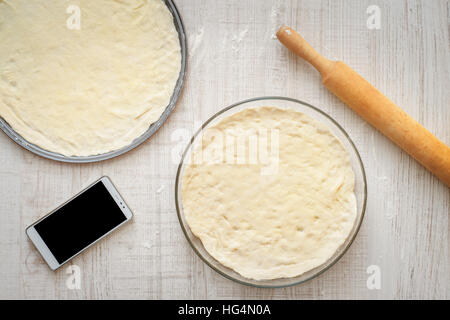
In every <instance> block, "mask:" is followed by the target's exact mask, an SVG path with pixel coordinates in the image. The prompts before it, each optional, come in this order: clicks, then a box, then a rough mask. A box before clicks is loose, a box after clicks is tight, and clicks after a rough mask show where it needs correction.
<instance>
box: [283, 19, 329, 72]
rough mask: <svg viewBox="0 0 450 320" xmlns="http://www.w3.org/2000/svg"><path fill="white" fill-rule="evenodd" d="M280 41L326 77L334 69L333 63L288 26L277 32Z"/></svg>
mask: <svg viewBox="0 0 450 320" xmlns="http://www.w3.org/2000/svg"><path fill="white" fill-rule="evenodd" d="M277 38H278V40H279V41H280V42H281V43H282V44H283V45H284V46H285V47H286V48H288V49H289V50H290V51H292V52H293V53H294V54H296V55H297V56H299V57H301V58H303V59H304V60H306V61H308V62H309V63H310V64H312V65H313V66H314V68H316V69H317V70H318V71H319V72H320V74H321V75H322V77H325V76H326V74H327V73H328V72H330V71H331V70H332V68H333V65H334V63H335V61H331V60H329V59H327V58H325V57H324V56H322V55H321V54H320V53H318V52H317V51H316V50H315V49H314V48H313V47H311V45H310V44H309V43H308V42H307V41H306V40H305V39H303V37H302V36H301V35H299V34H298V33H297V31H295V30H294V29H292V28H291V27H288V26H285V25H283V26H281V27H280V28H279V29H278V31H277Z"/></svg>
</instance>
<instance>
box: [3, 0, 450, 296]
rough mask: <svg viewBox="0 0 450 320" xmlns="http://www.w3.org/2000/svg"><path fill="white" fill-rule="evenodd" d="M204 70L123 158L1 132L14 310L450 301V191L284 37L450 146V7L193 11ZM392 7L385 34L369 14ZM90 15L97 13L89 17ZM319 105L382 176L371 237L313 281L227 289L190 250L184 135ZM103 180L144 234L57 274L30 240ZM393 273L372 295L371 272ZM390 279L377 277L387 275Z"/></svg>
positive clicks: (197, 61)
mask: <svg viewBox="0 0 450 320" xmlns="http://www.w3.org/2000/svg"><path fill="white" fill-rule="evenodd" d="M177 5H178V8H179V10H180V12H181V15H182V17H183V20H184V24H185V27H186V29H187V34H188V40H189V53H190V54H189V66H188V73H187V81H186V84H185V87H184V91H183V94H182V96H181V98H180V100H179V102H178V104H177V107H176V109H175V111H174V113H173V114H172V115H171V116H170V118H169V119H168V121H167V122H166V123H165V124H164V126H163V127H162V128H161V130H159V132H157V133H156V134H155V135H154V136H153V137H152V138H151V139H150V140H148V141H147V142H146V143H144V144H143V145H141V146H140V147H139V148H137V149H135V150H133V151H131V152H129V153H128V154H125V155H123V156H120V157H118V158H116V159H112V160H109V161H104V162H100V163H94V164H83V165H80V164H64V163H58V162H55V161H51V160H46V159H44V158H41V157H38V156H35V155H33V154H32V153H30V152H28V151H26V150H24V149H22V148H21V147H19V146H18V145H16V144H15V143H14V142H13V141H11V140H10V139H9V138H8V137H7V136H6V135H4V134H0V150H1V151H0V164H1V167H0V298H8V299H12V298H27V299H29V298H45V299H53V298H58V299H59V298H62V299H65V298H74V299H79V298H80V299H85V298H88V299H103V298H113V299H116V298H143V299H155V298H176V299H181V298H187V299H195V298H216V299H231V298H253V299H260V298H261V299H284V298H287V299H305V298H307V299H310V298H312V299H321V298H331V299H334V298H363V299H366V298H444V299H445V298H449V287H450V286H449V281H450V279H449V273H450V268H449V257H448V254H449V210H450V209H449V207H450V192H449V189H448V188H447V187H446V186H445V185H444V184H443V183H441V182H440V181H438V180H437V179H436V178H435V177H433V176H432V175H431V174H430V173H428V172H427V171H426V170H425V169H424V168H422V167H421V166H420V165H419V164H417V163H416V162H415V161H414V160H413V159H411V158H410V157H409V156H408V155H407V154H405V153H404V152H402V151H401V150H400V149H399V148H397V147H396V146H395V145H393V144H392V143H391V142H390V141H389V140H388V139H387V138H385V137H384V136H382V135H381V134H380V133H378V132H377V131H375V130H374V129H373V128H372V127H370V126H369V125H367V124H366V123H365V122H364V121H363V120H361V119H360V118H359V117H358V116H357V115H356V114H355V113H353V112H352V111H351V110H350V109H348V108H347V107H346V106H344V105H343V104H342V103H341V102H340V101H339V100H338V99H337V98H335V97H334V96H332V95H331V94H330V93H329V92H327V91H326V89H324V88H323V87H322V86H321V84H320V78H319V75H318V73H317V72H316V71H315V70H314V69H313V68H312V67H311V66H309V65H307V64H306V63H305V62H303V61H301V60H300V59H297V58H295V57H294V56H293V55H292V54H290V53H288V52H287V50H285V49H284V48H283V47H282V46H281V45H280V44H279V43H278V41H277V40H274V39H273V34H274V32H275V30H276V29H277V27H278V26H279V25H281V24H283V23H284V24H288V25H290V26H292V27H294V28H295V29H297V30H298V31H299V32H300V33H301V34H302V35H303V36H304V37H305V38H306V39H307V40H308V41H309V42H310V43H311V44H312V45H313V46H314V47H316V48H317V49H318V50H319V51H321V52H322V53H323V54H325V55H327V56H328V57H334V58H337V59H340V60H343V61H345V62H346V63H347V64H349V65H350V66H352V67H353V68H354V69H356V70H357V71H358V72H359V73H360V74H362V75H363V76H364V77H366V78H367V79H368V80H369V81H371V82H372V83H373V84H374V85H375V86H377V87H378V88H379V89H380V90H381V91H382V92H384V93H385V94H386V95H387V96H388V97H390V98H391V99H392V100H394V101H395V102H397V103H398V104H399V105H400V106H402V107H403V108H404V109H405V110H406V111H407V112H408V113H409V114H410V115H412V116H413V117H414V118H415V119H417V120H418V121H419V122H421V123H422V124H423V125H424V126H425V127H427V128H428V129H429V130H430V131H432V132H433V133H434V134H435V135H437V136H438V137H439V138H440V139H442V140H443V141H444V142H446V143H447V144H450V106H449V95H448V84H449V62H450V59H449V58H450V56H449V55H450V51H449V34H448V23H449V20H448V14H449V2H448V1H446V0H442V1H439V0H433V1H400V0H398V1H387V0H386V1H381V0H370V1H360V0H354V1H331V0H328V1H317V0H315V1H275V0H273V1H257V0H253V1H249V0H245V1H241V0H234V1H231V0H228V1H212V0H208V1H207V0H203V1H200V0H178V1H177ZM370 5H376V6H378V7H379V8H380V13H381V15H380V18H381V20H380V29H368V27H367V19H368V18H369V16H370V14H368V13H367V12H366V10H367V8H368V7H369V6H370ZM81 9H82V8H81ZM264 95H281V96H288V97H293V98H297V99H300V100H304V101H307V102H309V103H311V104H313V105H315V106H317V107H320V108H321V109H322V110H324V111H325V112H327V113H328V114H330V115H331V116H332V117H334V118H335V119H336V120H337V121H338V122H339V123H341V124H342V126H343V127H344V128H345V129H346V130H347V132H349V134H350V136H351V138H352V139H353V140H354V141H355V144H356V146H357V148H358V149H359V151H360V153H361V156H362V160H363V162H364V164H365V169H366V173H367V179H368V206H367V211H366V216H365V220H364V222H363V225H362V228H361V230H360V232H359V234H358V236H357V238H356V241H355V242H354V243H353V245H352V247H351V248H350V250H349V251H348V252H347V254H346V255H345V256H344V257H343V258H342V259H341V260H340V261H339V262H338V263H337V264H336V265H335V266H334V267H332V268H331V269H330V270H328V271H327V272H325V273H324V274H323V275H321V276H320V277H318V278H316V279H314V280H312V281H309V282H308V283H306V284H304V285H299V286H295V287H290V288H285V289H258V288H251V287H246V286H243V285H239V284H236V283H234V282H232V281H230V280H227V279H225V278H223V277H222V276H220V275H219V274H217V273H215V272H214V271H213V270H211V269H210V268H209V267H208V266H206V265H205V264H204V263H203V262H202V261H201V260H200V259H199V258H198V257H197V256H196V255H195V253H194V252H193V250H191V248H190V246H189V244H188V243H187V241H186V239H185V238H184V235H183V233H182V230H181V228H180V226H179V224H178V220H177V216H176V211H175V204H174V181H175V174H176V169H177V163H176V162H175V161H174V160H173V156H172V153H175V154H176V150H179V149H180V147H184V143H183V142H180V141H178V140H177V139H175V138H176V136H175V134H174V132H177V131H176V130H177V129H185V130H189V131H190V132H193V131H194V129H197V128H198V127H199V126H200V124H201V122H202V121H204V120H206V119H207V118H209V117H210V116H211V115H212V114H214V113H215V112H217V111H218V110H220V109H221V108H223V107H225V106H227V105H229V104H231V103H234V102H237V101H240V100H243V99H247V98H251V97H257V96H264ZM102 175H108V176H110V177H111V178H112V180H113V181H114V183H115V184H116V185H117V187H118V188H119V190H120V192H121V193H122V194H123V196H124V197H125V199H126V200H127V202H128V204H129V205H130V206H131V207H132V209H133V211H134V213H135V219H134V221H133V222H132V223H130V224H128V225H127V226H125V227H124V228H122V229H120V230H119V231H118V232H115V233H114V234H113V235H112V236H111V237H109V238H108V239H107V240H105V241H102V242H101V243H99V244H98V245H96V246H95V247H93V248H91V249H89V250H88V251H87V252H85V253H83V254H82V255H81V256H79V257H77V258H76V259H74V260H73V261H72V263H71V264H69V266H70V265H77V266H79V268H80V271H81V282H80V284H81V288H80V289H76V288H75V289H70V288H69V287H70V286H69V287H68V286H67V285H66V281H67V279H68V277H69V274H67V271H68V269H67V268H68V267H63V268H61V269H60V270H59V271H57V272H52V271H50V270H49V269H48V268H47V266H46V264H45V263H44V262H43V260H42V259H41V258H40V256H39V254H38V253H37V252H36V250H35V249H34V248H33V246H32V244H31V243H30V242H29V241H28V239H27V238H26V236H25V232H24V231H25V228H26V226H28V225H29V224H31V223H32V222H33V221H35V220H36V219H38V218H39V217H40V216H42V215H44V214H45V213H47V212H48V211H50V210H51V209H53V208H54V207H55V206H57V205H58V204H60V203H61V202H63V201H64V200H66V199H67V198H69V197H70V196H72V195H73V194H75V193H76V192H78V191H79V190H81V189H82V188H83V187H84V186H86V185H88V184H89V183H91V182H92V181H94V180H95V179H97V178H99V177H100V176H102ZM371 265H375V266H377V267H379V271H380V274H381V287H380V289H372V290H369V289H368V287H367V279H368V277H369V276H370V275H369V274H368V273H367V268H368V267H369V266H371ZM377 267H375V268H377Z"/></svg>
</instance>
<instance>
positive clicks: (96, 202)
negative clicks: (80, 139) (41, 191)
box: [26, 177, 133, 270]
mask: <svg viewBox="0 0 450 320" xmlns="http://www.w3.org/2000/svg"><path fill="white" fill-rule="evenodd" d="M132 216H133V214H132V213H131V210H130V209H129V208H128V206H127V205H126V203H125V201H124V200H123V198H122V197H121V195H120V194H119V192H118V191H117V189H116V188H115V187H114V185H113V184H112V182H111V180H110V179H109V178H108V177H102V178H100V179H99V180H97V181H96V182H94V183H93V184H91V185H90V186H89V187H87V188H86V189H84V190H83V191H81V192H80V193H78V194H77V195H75V196H74V197H72V198H71V199H69V200H68V201H66V202H65V203H63V204H62V205H60V206H59V207H58V208H56V209H55V210H53V211H51V212H50V213H49V214H47V215H46V216H44V217H43V218H41V219H39V220H38V221H36V222H35V223H33V224H32V225H31V226H29V227H28V228H27V229H26V234H27V235H28V237H29V238H30V240H31V241H32V242H33V244H34V246H35V247H36V249H37V250H38V251H39V253H40V254H41V255H42V257H43V258H44V260H45V261H46V262H47V264H48V265H49V267H50V269H52V270H56V269H58V268H59V267H61V266H62V265H63V264H65V263H66V262H68V261H69V260H71V259H72V258H74V257H75V256H77V255H78V254H80V253H81V252H83V251H84V250H86V249H87V248H89V247H90V246H92V245H93V244H94V243H96V242H97V241H99V240H100V239H102V238H103V237H105V236H106V235H108V234H109V233H111V232H112V231H114V230H115V229H117V228H118V227H120V226H121V225H123V224H124V223H126V222H127V221H129V220H130V219H131V218H132Z"/></svg>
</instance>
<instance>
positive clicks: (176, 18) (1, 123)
mask: <svg viewBox="0 0 450 320" xmlns="http://www.w3.org/2000/svg"><path fill="white" fill-rule="evenodd" d="M165 3H166V5H167V8H168V9H169V11H170V12H171V13H172V16H173V22H174V24H175V28H176V30H177V32H178V37H179V40H180V47H181V69H180V75H179V76H178V80H177V83H176V85H175V88H174V91H173V93H172V97H171V98H170V103H169V105H168V106H167V107H166V109H165V110H164V112H163V113H162V115H161V116H160V117H159V119H158V120H157V121H156V122H154V123H152V124H151V125H150V127H149V128H148V129H147V131H145V132H144V133H143V134H142V135H141V136H140V137H138V138H136V139H135V140H134V141H133V142H132V143H131V144H129V145H128V146H125V147H123V148H121V149H118V150H113V151H110V152H107V153H102V154H98V155H92V156H86V157H76V156H73V157H67V156H64V155H62V154H59V153H55V152H51V151H48V150H45V149H42V148H40V147H39V146H37V145H35V144H32V143H29V142H28V141H27V140H25V139H24V138H23V137H22V136H21V135H19V134H18V133H17V132H15V131H14V129H13V128H11V126H10V125H9V124H8V123H7V122H6V121H5V120H4V119H3V118H2V117H0V128H1V129H2V130H3V131H4V132H5V133H6V134H7V135H8V136H9V137H10V138H11V139H12V140H13V141H15V142H16V143H17V144H18V145H20V146H22V147H24V148H25V149H27V150H29V151H31V152H33V153H35V154H37V155H40V156H42V157H45V158H48V159H52V160H57V161H63V162H72V163H85V162H96V161H102V160H106V159H111V158H114V157H117V156H119V155H121V154H123V153H125V152H128V151H130V150H131V149H134V148H136V147H137V146H138V145H140V144H141V143H143V142H144V141H145V140H147V139H148V138H149V137H150V136H152V135H153V134H154V133H155V132H156V131H157V130H158V129H159V128H160V127H161V126H162V124H163V123H164V121H166V119H167V118H168V116H169V114H170V113H171V112H172V110H173V109H174V108H175V104H176V102H177V100H178V97H179V96H180V93H181V89H182V87H183V84H184V80H185V77H186V63H187V44H186V34H185V30H184V26H183V22H182V21H181V16H180V14H179V12H178V9H177V7H176V6H175V3H174V2H173V1H172V0H165Z"/></svg>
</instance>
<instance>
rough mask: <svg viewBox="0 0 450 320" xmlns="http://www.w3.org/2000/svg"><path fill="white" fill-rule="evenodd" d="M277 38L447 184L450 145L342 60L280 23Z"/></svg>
mask: <svg viewBox="0 0 450 320" xmlns="http://www.w3.org/2000/svg"><path fill="white" fill-rule="evenodd" d="M277 38H278V40H280V42H281V43H282V44H283V45H284V46H286V47H287V48H288V49H289V50H290V51H292V52H293V53H295V54H296V55H298V56H300V57H301V58H303V59H305V60H306V61H308V62H309V63H310V64H312V65H313V66H314V68H316V69H317V70H318V71H319V72H320V75H321V76H322V83H323V85H324V86H325V87H327V88H328V90H330V91H331V92H332V93H334V94H335V95H336V96H337V97H338V98H339V99H340V100H341V101H343V102H344V103H345V104H347V105H348V106H349V107H350V108H352V109H353V110H354V111H355V112H356V113H358V114H359V115H360V116H361V117H362V118H364V119H365V120H366V121H367V122H369V123H370V124H371V125H373V126H374V127H375V128H377V129H378V130H379V131H381V132H382V133H383V134H384V135H385V136H387V137H388V138H389V139H391V140H392V141H393V142H395V143H396V144H397V145H398V146H400V148H402V149H403V150H404V151H406V152H407V153H409V154H410V155H411V156H413V157H414V158H415V159H416V160H417V161H418V162H419V163H421V164H422V165H423V166H424V167H425V168H427V169H428V170H429V171H431V172H432V173H433V174H434V175H435V176H436V177H438V178H439V179H440V180H442V181H443V182H444V183H445V184H446V185H447V186H449V187H450V148H449V147H448V146H447V145H446V144H445V143H443V142H442V141H440V140H439V139H438V138H436V137H435V136H434V135H433V134H432V133H431V132H429V131H428V130H427V129H425V128H424V127H423V126H422V125H421V124H420V123H418V122H417V121H416V120H414V119H413V118H411V117H410V116H409V115H408V114H407V113H406V112H404V111H403V110H402V109H401V108H400V107H399V106H397V105H396V104H395V103H394V102H392V101H391V100H389V99H388V98H387V97H386V96H384V95H383V94H382V93H381V92H380V91H378V90H377V89H376V88H375V87H374V86H372V85H371V84H370V83H369V82H368V81H366V80H365V79H364V78H362V77H361V76H360V75H359V74H357V73H356V72H355V71H354V70H353V69H352V68H350V67H349V66H347V65H346V64H345V63H343V62H341V61H332V60H329V59H327V58H325V57H324V56H322V55H320V54H319V53H318V52H317V51H316V50H314V49H313V48H312V47H311V46H310V45H309V43H307V42H306V41H305V40H304V39H303V38H302V37H301V36H300V35H299V34H298V33H297V32H296V31H295V30H293V29H291V28H289V27H287V26H283V27H281V28H280V29H279V30H278V32H277Z"/></svg>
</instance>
